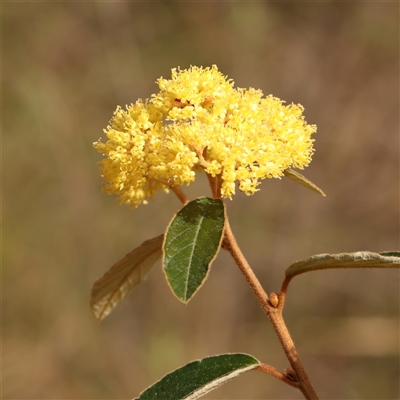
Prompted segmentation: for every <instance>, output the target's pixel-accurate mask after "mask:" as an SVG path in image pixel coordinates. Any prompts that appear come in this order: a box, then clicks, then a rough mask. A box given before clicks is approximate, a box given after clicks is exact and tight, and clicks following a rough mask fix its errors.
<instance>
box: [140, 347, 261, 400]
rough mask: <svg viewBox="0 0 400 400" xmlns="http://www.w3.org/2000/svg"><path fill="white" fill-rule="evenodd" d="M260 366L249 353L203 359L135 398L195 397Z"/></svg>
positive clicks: (188, 399)
mask: <svg viewBox="0 0 400 400" xmlns="http://www.w3.org/2000/svg"><path fill="white" fill-rule="evenodd" d="M259 365H260V363H259V361H258V360H257V359H255V358H254V357H252V356H250V355H248V354H240V353H237V354H221V355H218V356H213V357H207V358H203V359H202V360H197V361H193V362H191V363H189V364H187V365H185V366H183V367H181V368H178V369H177V370H175V371H173V372H171V373H169V374H168V375H166V376H164V378H162V379H161V380H160V381H158V382H156V383H155V384H154V385H152V386H150V387H149V388H147V389H146V390H145V391H144V392H142V393H141V394H140V396H139V397H137V398H136V399H135V400H195V399H198V398H199V397H201V396H204V395H205V394H207V393H208V392H210V391H211V390H214V389H216V388H218V387H219V386H221V385H223V384H224V383H226V382H228V381H229V380H231V379H233V378H236V377H237V376H239V375H241V374H243V373H245V372H247V371H250V370H252V369H255V368H257V367H258V366H259Z"/></svg>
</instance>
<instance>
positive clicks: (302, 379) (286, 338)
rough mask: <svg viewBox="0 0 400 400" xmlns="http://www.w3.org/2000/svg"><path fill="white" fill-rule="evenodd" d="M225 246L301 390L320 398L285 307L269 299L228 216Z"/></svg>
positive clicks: (314, 399)
mask: <svg viewBox="0 0 400 400" xmlns="http://www.w3.org/2000/svg"><path fill="white" fill-rule="evenodd" d="M223 247H224V248H225V249H226V250H228V251H229V252H230V253H231V255H232V257H233V259H234V260H235V262H236V264H237V265H238V267H239V269H240V270H241V272H242V273H243V275H244V277H245V279H246V281H247V283H248V284H249V286H250V288H251V289H252V291H253V293H254V294H255V296H256V297H257V300H258V302H259V303H260V305H261V307H262V309H263V310H264V312H265V313H266V314H267V316H268V318H269V320H270V321H271V323H272V326H273V328H274V330H275V333H276V334H277V336H278V338H279V340H280V342H281V344H282V347H283V349H284V351H285V353H286V356H287V358H288V360H289V363H290V365H291V367H292V368H293V370H294V372H295V374H296V379H297V383H298V388H299V390H300V391H301V392H302V393H303V395H304V397H305V398H306V399H307V400H318V396H317V394H316V393H315V390H314V388H313V387H312V385H311V382H310V380H309V378H308V376H307V373H306V371H305V369H304V367H303V364H302V362H301V360H300V357H299V355H298V353H297V350H296V348H295V346H294V343H293V340H292V338H291V336H290V334H289V331H288V329H287V327H286V324H285V322H284V320H283V316H282V311H283V310H282V309H283V307H280V306H279V303H278V305H277V306H273V305H272V304H271V303H270V302H269V301H268V295H267V294H266V293H265V290H264V289H263V287H262V286H261V283H260V281H259V280H258V279H257V277H256V275H255V274H254V272H253V270H252V269H251V267H250V265H249V263H248V262H247V260H246V259H245V257H244V256H243V253H242V252H241V250H240V248H239V246H238V244H237V242H236V239H235V237H234V235H233V233H232V229H231V227H230V224H229V220H228V218H226V221H225V238H224V242H223ZM282 300H283V298H282ZM282 306H283V304H282Z"/></svg>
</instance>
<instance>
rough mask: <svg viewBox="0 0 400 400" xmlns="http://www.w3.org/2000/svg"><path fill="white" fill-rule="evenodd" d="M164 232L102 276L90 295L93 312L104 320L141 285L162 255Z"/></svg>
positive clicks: (146, 242) (143, 244)
mask: <svg viewBox="0 0 400 400" xmlns="http://www.w3.org/2000/svg"><path fill="white" fill-rule="evenodd" d="M163 240H164V235H160V236H157V237H156V238H154V239H150V240H147V241H145V242H144V243H142V245H140V246H139V247H137V248H136V249H135V250H133V251H131V252H130V253H128V254H127V255H126V256H125V257H124V258H123V259H122V260H120V261H118V262H117V263H116V264H114V265H113V266H112V267H111V269H110V270H109V271H108V272H106V273H105V274H104V275H103V276H102V277H101V278H100V279H98V280H97V281H96V282H95V283H94V285H93V287H92V293H91V297H90V307H91V309H92V313H93V315H94V316H95V317H96V318H97V319H98V320H99V321H101V320H102V319H103V318H105V317H106V316H107V315H108V314H110V312H111V311H112V310H113V309H114V308H115V307H116V306H117V305H118V304H119V303H120V302H121V301H122V300H123V299H124V298H125V297H126V296H127V295H128V293H129V292H130V291H131V290H132V289H133V288H134V287H135V286H137V285H139V284H140V283H141V282H142V281H143V280H144V278H145V277H146V275H147V274H148V273H149V271H150V269H151V267H152V266H153V265H154V263H155V262H156V261H157V260H158V259H159V258H160V257H161V255H162V243H163Z"/></svg>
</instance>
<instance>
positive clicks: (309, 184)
mask: <svg viewBox="0 0 400 400" xmlns="http://www.w3.org/2000/svg"><path fill="white" fill-rule="evenodd" d="M283 174H284V175H285V176H286V177H287V178H290V179H292V180H294V181H295V182H297V183H300V184H301V185H303V186H305V187H306V188H308V189H311V190H312V191H314V192H316V193H318V194H320V195H322V196H324V197H325V196H326V195H325V193H324V192H323V191H322V190H321V189H320V188H319V187H318V186H317V185H315V184H314V183H312V182H311V181H309V180H308V179H307V178H306V177H305V176H303V175H301V174H300V173H298V172H297V171H294V170H293V169H291V168H288V169H287V170H285V171H283Z"/></svg>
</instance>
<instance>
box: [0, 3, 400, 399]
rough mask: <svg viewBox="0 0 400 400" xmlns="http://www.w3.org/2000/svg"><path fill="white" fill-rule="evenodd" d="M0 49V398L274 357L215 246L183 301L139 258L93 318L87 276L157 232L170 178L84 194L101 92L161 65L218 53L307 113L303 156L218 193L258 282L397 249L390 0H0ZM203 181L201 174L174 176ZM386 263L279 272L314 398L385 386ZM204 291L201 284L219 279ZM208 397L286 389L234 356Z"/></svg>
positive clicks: (390, 345)
mask: <svg viewBox="0 0 400 400" xmlns="http://www.w3.org/2000/svg"><path fill="white" fill-rule="evenodd" d="M2 12H3V15H2V33H3V37H2V46H3V47H2V50H3V54H2V57H3V60H2V61H3V64H2V73H3V97H2V98H3V119H2V128H3V154H2V155H3V170H2V171H3V233H4V235H3V254H2V257H3V304H4V306H3V317H2V318H3V332H2V337H3V354H2V362H3V376H2V380H3V397H4V398H6V399H17V398H24V399H39V398H40V399H54V398H68V399H86V398H87V399H89V398H97V399H106V398H107V399H111V398H132V397H134V396H136V395H138V394H139V393H140V392H141V391H142V390H143V389H144V388H146V387H147V386H148V385H150V384H152V383H153V382H154V381H156V380H158V379H160V378H161V377H162V376H163V375H165V374H166V373H168V372H170V371H172V370H173V369H175V368H177V367H179V366H181V365H184V364H186V363H188V362H189V361H191V360H194V359H200V358H204V357H206V356H210V355H213V354H217V353H218V354H220V353H223V352H226V353H230V352H245V353H250V354H254V355H255V356H256V357H257V358H258V359H259V360H260V361H262V362H266V363H268V364H272V365H276V366H277V367H279V368H282V369H284V368H285V367H287V365H286V363H285V361H284V356H283V354H282V352H281V349H280V348H279V345H278V342H277V340H276V338H275V336H274V333H273V331H272V329H271V328H270V327H269V326H268V322H267V321H266V320H265V318H264V315H263V313H262V311H261V310H260V309H259V306H258V304H257V302H256V300H255V299H254V298H253V295H252V293H251V291H250V290H249V289H248V287H247V285H246V283H245V281H244V279H243V278H242V276H241V275H240V272H239V271H238V270H237V267H236V266H235V265H234V263H233V262H232V261H231V260H230V259H229V257H227V255H226V254H223V252H222V254H221V255H219V256H218V258H217V259H216V261H215V262H214V264H213V268H212V271H211V273H210V276H209V279H208V280H207V282H206V284H205V285H204V287H203V288H202V291H201V292H199V294H198V295H197V296H196V297H195V298H194V299H193V300H192V301H191V302H190V303H189V305H187V306H183V305H182V304H181V303H180V302H179V301H177V300H176V299H175V298H174V297H173V296H172V295H171V293H170V290H169V288H168V287H167V285H166V283H165V279H164V277H163V276H162V272H161V271H160V266H159V265H158V266H156V267H155V268H154V269H153V271H152V272H151V273H150V275H149V278H148V280H147V282H145V283H144V284H142V285H141V286H140V287H139V288H138V289H137V290H136V291H135V293H133V294H132V295H131V296H130V298H129V299H128V300H126V301H125V302H124V303H122V304H121V305H120V306H119V307H118V308H117V309H116V310H115V311H114V312H113V314H112V315H111V316H110V317H109V318H107V319H106V320H104V321H103V322H102V323H101V324H99V323H98V322H97V321H96V320H95V319H94V318H93V317H92V315H91V312H90V308H89V295H90V288H91V285H92V283H93V281H94V280H95V279H97V278H98V277H99V276H101V275H102V274H103V273H104V272H105V271H106V270H108V269H109V267H110V266H111V265H113V264H114V263H115V262H116V261H117V260H119V259H121V258H122V257H123V256H124V255H125V254H126V253H127V252H129V251H131V250H133V249H134V248H135V247H137V246H138V245H139V244H140V243H142V242H143V241H145V240H147V239H149V238H152V237H154V236H156V235H158V234H159V233H160V231H162V230H163V229H165V227H166V226H167V224H168V222H169V221H170V220H171V218H172V215H173V214H174V213H175V212H176V211H177V209H178V208H179V207H180V204H179V202H178V200H177V199H176V198H175V197H174V196H173V194H169V195H166V194H164V193H160V194H158V195H157V196H156V201H155V202H150V204H149V205H147V206H143V207H142V208H141V209H138V210H135V211H132V210H130V209H129V208H128V207H120V206H118V203H117V202H116V201H115V200H114V199H113V198H112V197H109V196H106V195H104V194H102V193H101V191H100V190H101V189H100V188H101V179H100V177H99V173H98V167H97V165H96V162H97V161H99V160H100V156H99V155H98V154H96V152H95V151H94V150H93V148H92V142H93V141H96V140H98V138H99V137H100V136H103V138H104V134H103V133H102V129H103V128H104V127H105V126H106V125H107V122H108V119H109V117H110V115H111V113H112V111H113V110H114V109H115V107H116V105H118V104H119V105H121V106H125V104H130V103H131V102H134V101H135V100H136V99H137V98H139V97H141V98H146V97H148V96H149V94H151V93H153V92H154V90H155V88H156V85H155V83H154V81H155V79H156V78H157V77H159V76H164V77H168V76H169V74H170V70H171V68H173V67H177V66H180V67H181V68H187V67H189V66H190V65H202V66H210V65H212V64H217V65H218V67H219V68H220V70H221V71H223V73H224V74H227V75H228V76H229V77H230V78H233V79H234V80H235V84H236V86H238V87H256V88H261V89H262V90H263V92H264V93H265V94H269V93H272V94H274V95H275V96H277V97H279V98H283V99H286V100H287V101H288V102H294V103H301V104H302V105H304V107H305V115H306V116H307V121H310V122H312V123H315V124H316V125H317V126H318V132H317V133H316V134H315V139H316V142H315V148H316V153H315V155H314V157H313V161H312V163H311V165H310V167H308V168H307V169H306V170H305V171H304V175H305V176H306V177H307V178H309V179H310V180H311V181H312V182H315V183H316V184H317V185H318V186H319V187H321V188H322V189H323V190H324V192H325V193H326V194H327V197H326V198H322V197H321V196H318V195H316V194H315V193H312V192H311V191H309V190H306V189H305V188H303V187H301V186H300V185H296V184H294V183H293V182H291V181H290V180H289V179H287V178H284V179H282V180H280V181H278V180H277V181H276V182H275V181H270V180H268V181H266V182H263V184H262V185H261V186H260V189H261V191H260V192H259V193H257V194H256V195H254V196H252V197H250V198H249V197H246V196H245V195H237V196H235V198H234V201H232V202H229V203H228V212H229V215H230V216H231V224H232V228H233V230H234V232H235V234H236V235H237V238H238V241H239V244H240V246H241V247H242V249H243V251H244V253H245V254H246V256H248V259H249V261H250V263H251V265H252V266H253V267H254V270H255V272H256V273H257V275H258V276H259V278H260V280H261V282H262V284H263V285H264V286H265V288H266V290H267V292H270V291H272V290H278V289H279V286H280V283H281V281H282V279H283V276H284V270H285V268H286V267H287V266H288V265H290V264H291V263H293V262H294V261H296V260H298V259H303V258H306V257H308V256H310V255H312V254H318V253H326V252H329V253H341V252H354V251H359V250H370V251H373V252H382V251H385V250H395V249H396V248H398V239H399V226H398V220H399V219H398V196H399V175H398V173H399V172H398V171H399V169H398V160H399V154H398V149H399V135H398V119H399V111H398V110H399V97H398V87H399V78H398V70H399V69H398V67H399V65H398V64H399V54H398V48H399V46H398V37H399V35H398V33H399V21H398V5H397V3H388V2H386V3H382V2H375V3H371V2H369V3H368V2H361V3H360V2H348V3H336V2H308V3H307V2H306V3H304V2H299V3H293V2H292V3H290V2H289V3H288V2H280V3H279V2H278V3H277V2H255V3H252V2H249V3H240V2H239V3H238V2H193V3H191V2H165V3H163V2H28V3H27V2H8V3H3V4H2ZM187 194H188V196H189V197H190V198H194V197H195V196H200V195H209V191H208V188H207V182H206V180H205V179H203V181H201V180H198V181H196V184H195V185H191V186H190V187H189V188H188V189H187ZM398 277H399V274H398V272H397V271H382V270H371V271H362V272H361V271H324V272H320V273H316V274H306V275H304V276H301V277H299V278H296V281H295V282H293V284H291V287H290V288H289V294H288V300H287V305H286V312H285V317H286V321H287V324H288V326H289V328H290V330H291V332H292V334H293V338H294V340H295V342H296V344H297V347H298V350H299V352H300V355H301V356H302V357H303V359H304V362H305V364H306V367H307V371H308V372H309V374H310V377H311V379H312V381H313V382H314V383H315V386H316V390H317V392H318V393H319V395H320V396H321V397H322V398H346V399H352V398H363V399H376V398H385V399H397V398H398V397H399V375H400V374H399V363H398V356H399V342H398V336H399V321H398V317H399V279H398ZM221 282H222V287H223V290H222V292H221V290H216V288H217V287H220V286H221ZM209 396H210V397H208V398H213V399H218V398H220V399H223V398H230V399H243V398H252V399H267V398H290V399H292V398H293V390H292V389H291V388H289V387H285V385H283V384H282V383H281V382H278V381H277V382H275V381H274V379H273V378H271V377H268V376H265V375H264V374H256V373H254V374H252V373H249V374H246V375H245V376H243V377H241V378H238V379H237V380H235V381H233V382H231V383H229V384H227V385H224V386H223V387H221V388H220V389H218V390H217V391H215V392H212V393H211V394H210V395H209Z"/></svg>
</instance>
